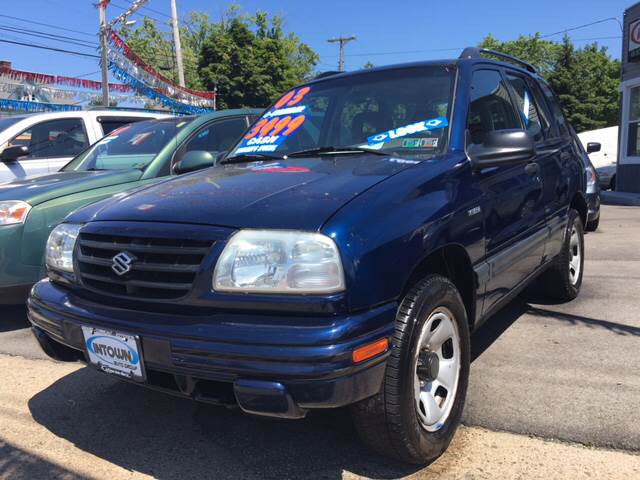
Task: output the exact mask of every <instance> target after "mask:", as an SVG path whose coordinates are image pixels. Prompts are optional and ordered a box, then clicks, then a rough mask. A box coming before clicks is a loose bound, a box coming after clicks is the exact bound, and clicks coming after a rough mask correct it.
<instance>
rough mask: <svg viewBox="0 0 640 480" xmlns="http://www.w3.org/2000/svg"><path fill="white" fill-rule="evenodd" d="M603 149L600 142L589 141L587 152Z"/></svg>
mask: <svg viewBox="0 0 640 480" xmlns="http://www.w3.org/2000/svg"><path fill="white" fill-rule="evenodd" d="M600 150H602V145H600V142H589V143H587V153H595V152H599V151H600Z"/></svg>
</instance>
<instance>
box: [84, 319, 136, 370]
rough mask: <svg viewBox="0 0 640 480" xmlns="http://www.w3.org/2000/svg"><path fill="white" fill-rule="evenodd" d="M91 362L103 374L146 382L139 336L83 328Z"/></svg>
mask: <svg viewBox="0 0 640 480" xmlns="http://www.w3.org/2000/svg"><path fill="white" fill-rule="evenodd" d="M82 333H83V334H84V343H85V347H86V348H87V354H88V356H89V362H90V363H91V364H93V365H95V366H97V367H98V368H99V369H100V370H102V371H103V372H107V373H111V374H114V375H118V376H120V377H125V378H128V379H131V380H136V381H138V382H142V381H144V380H145V375H144V368H143V366H142V355H141V352H140V341H139V337H138V336H137V335H129V334H126V333H120V332H114V331H112V330H105V329H102V328H95V327H86V326H83V327H82Z"/></svg>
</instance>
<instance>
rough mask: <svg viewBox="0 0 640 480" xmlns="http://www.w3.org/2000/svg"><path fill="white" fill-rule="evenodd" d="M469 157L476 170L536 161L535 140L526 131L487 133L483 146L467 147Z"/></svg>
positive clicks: (473, 145)
mask: <svg viewBox="0 0 640 480" xmlns="http://www.w3.org/2000/svg"><path fill="white" fill-rule="evenodd" d="M467 155H469V158H470V159H471V163H472V164H473V166H474V168H476V169H483V168H491V167H499V166H501V165H516V164H519V163H526V162H530V161H532V160H534V158H535V155H536V147H535V144H534V143H533V138H531V136H530V135H529V134H528V133H527V132H526V131H524V130H497V131H494V132H487V134H486V136H485V138H484V142H483V143H482V144H472V145H469V146H468V147H467Z"/></svg>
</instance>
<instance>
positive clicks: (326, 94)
mask: <svg viewBox="0 0 640 480" xmlns="http://www.w3.org/2000/svg"><path fill="white" fill-rule="evenodd" d="M453 77H454V70H453V68H452V67H448V66H443V65H439V66H421V67H406V68H394V69H392V70H391V69H390V70H379V71H371V72H367V73H360V74H357V75H348V76H341V77H335V78H329V79H326V80H322V81H320V82H317V83H311V84H309V85H306V86H302V87H299V88H296V89H293V90H291V91H289V92H287V93H286V94H285V95H283V96H282V97H281V98H280V99H279V100H278V101H277V102H275V103H274V104H273V105H272V106H271V108H269V109H268V110H267V111H266V113H265V114H263V116H262V117H261V118H260V119H259V120H258V121H257V122H256V123H255V124H254V125H253V127H252V128H251V129H250V130H249V132H248V133H247V135H245V137H244V138H243V139H242V140H241V141H240V143H238V144H237V145H236V146H235V148H234V149H233V150H232V151H231V153H230V154H229V156H228V157H227V159H228V160H232V159H233V157H238V158H239V159H240V158H241V157H246V158H247V159H255V158H256V157H259V156H264V157H267V158H269V157H274V156H278V157H282V156H285V155H292V154H294V155H293V156H303V155H304V154H305V153H308V154H310V155H311V154H332V153H339V152H340V150H341V149H345V150H350V149H351V150H353V151H354V152H356V153H357V152H359V151H362V150H377V151H381V152H384V153H392V152H398V154H399V155H402V156H410V157H418V158H429V157H431V156H432V155H433V154H434V153H436V152H439V151H441V149H442V148H444V144H445V143H446V138H447V136H446V135H447V129H448V128H447V127H448V125H449V114H450V109H451V97H452V90H453V83H454V82H453ZM307 151H308V152H307Z"/></svg>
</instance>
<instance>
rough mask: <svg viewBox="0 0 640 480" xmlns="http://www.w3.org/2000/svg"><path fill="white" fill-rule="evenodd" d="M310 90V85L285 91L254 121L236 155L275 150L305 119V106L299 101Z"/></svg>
mask: <svg viewBox="0 0 640 480" xmlns="http://www.w3.org/2000/svg"><path fill="white" fill-rule="evenodd" d="M310 91H311V87H302V88H298V89H295V90H291V91H290V92H288V93H286V94H285V95H284V96H283V97H282V98H280V100H278V101H277V102H276V103H275V104H274V105H273V107H272V108H271V109H270V110H269V111H268V112H267V113H265V114H264V115H263V116H262V118H261V119H260V120H258V122H256V124H255V125H254V126H253V127H252V128H251V130H250V131H249V133H247V134H246V135H245V137H244V139H243V140H242V143H241V144H240V146H239V147H238V148H237V149H236V150H235V152H234V153H235V154H236V155H237V154H241V153H254V152H274V151H275V150H277V148H278V147H279V146H280V145H282V143H283V142H284V141H285V140H286V139H287V137H288V136H290V135H291V134H293V133H294V132H295V131H296V130H298V128H300V126H301V125H302V124H303V123H304V121H305V120H306V119H307V117H306V116H305V115H304V114H302V112H304V111H305V110H306V109H307V107H306V105H299V103H300V102H301V101H302V100H303V99H304V97H305V96H306V95H307V94H308V93H309V92H310Z"/></svg>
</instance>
